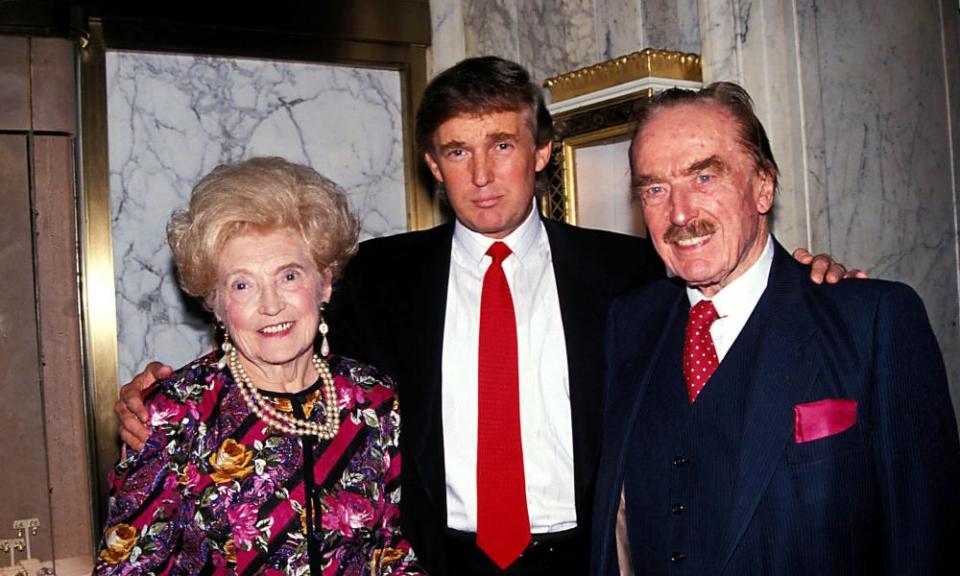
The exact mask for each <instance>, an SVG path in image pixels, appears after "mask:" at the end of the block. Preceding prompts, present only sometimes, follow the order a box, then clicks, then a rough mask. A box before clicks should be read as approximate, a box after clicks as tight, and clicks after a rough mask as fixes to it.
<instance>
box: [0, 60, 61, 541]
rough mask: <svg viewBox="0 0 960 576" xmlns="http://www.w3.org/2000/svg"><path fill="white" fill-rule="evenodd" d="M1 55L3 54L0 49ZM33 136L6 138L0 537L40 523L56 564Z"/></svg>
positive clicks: (0, 255) (1, 184)
mask: <svg viewBox="0 0 960 576" xmlns="http://www.w3.org/2000/svg"><path fill="white" fill-rule="evenodd" d="M0 53H2V51H0ZM32 249H33V246H32V241H31V227H30V192H29V172H28V163H27V139H26V137H25V136H19V135H0V278H2V279H3V289H2V290H0V422H2V430H3V433H2V434H0V438H2V441H0V462H2V463H4V466H3V471H2V473H0V535H2V537H4V538H9V537H13V536H14V534H15V533H14V532H13V531H12V524H13V521H14V520H16V519H19V518H39V519H40V533H39V534H38V535H37V536H34V537H33V538H32V539H31V541H32V543H33V552H34V556H38V557H40V558H45V559H49V558H50V555H51V545H50V539H51V536H50V503H49V499H48V496H47V482H48V477H47V456H46V449H45V446H44V432H43V422H44V416H43V401H42V398H41V394H40V373H39V366H38V361H37V360H38V354H37V317H36V306H35V301H34V283H33V261H32V258H31V253H32Z"/></svg>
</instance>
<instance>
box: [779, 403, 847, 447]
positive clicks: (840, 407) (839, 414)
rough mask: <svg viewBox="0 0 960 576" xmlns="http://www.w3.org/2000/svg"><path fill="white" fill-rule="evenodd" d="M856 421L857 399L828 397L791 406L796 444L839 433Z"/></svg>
mask: <svg viewBox="0 0 960 576" xmlns="http://www.w3.org/2000/svg"><path fill="white" fill-rule="evenodd" d="M856 423H857V401H856V400H841V399H833V398H828V399H826V400H818V401H817V402H808V403H806V404H797V405H796V406H794V407H793V439H794V440H795V441H796V442H797V444H802V443H804V442H812V441H813V440H819V439H821V438H826V437H827V436H833V435H834V434H839V433H841V432H843V431H844V430H846V429H847V428H850V427H851V426H853V425H854V424H856Z"/></svg>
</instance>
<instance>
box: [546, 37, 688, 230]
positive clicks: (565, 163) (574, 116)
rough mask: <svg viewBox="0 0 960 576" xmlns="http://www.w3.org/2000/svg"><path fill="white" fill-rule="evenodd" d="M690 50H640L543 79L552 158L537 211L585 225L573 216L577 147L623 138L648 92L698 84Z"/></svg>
mask: <svg viewBox="0 0 960 576" xmlns="http://www.w3.org/2000/svg"><path fill="white" fill-rule="evenodd" d="M701 79H702V75H701V70H700V57H699V56H697V55H696V54H684V53H680V52H668V51H663V50H654V49H650V48H648V49H646V50H643V51H641V52H635V53H633V54H630V55H627V56H622V57H619V58H615V59H613V60H609V61H606V62H602V63H600V64H596V65H594V66H590V67H587V68H582V69H579V70H575V71H573V72H569V73H567V74H563V75H560V76H556V77H553V78H548V79H547V80H546V81H545V82H544V86H545V87H546V88H547V89H548V90H549V91H550V95H551V98H552V101H553V103H552V104H551V105H550V110H551V112H552V113H553V116H554V128H555V137H554V142H553V155H552V156H553V157H552V161H551V162H550V164H549V166H548V167H547V169H546V170H545V173H546V178H545V190H543V192H542V193H541V195H540V208H541V212H542V213H543V214H544V215H545V216H546V217H548V218H551V219H554V220H559V221H563V222H567V223H568V224H575V225H587V226H590V225H591V223H590V222H583V221H582V219H581V218H580V217H579V215H578V209H577V207H578V202H577V200H578V197H577V196H578V192H577V161H576V158H577V150H579V149H582V148H585V147H589V146H596V145H599V144H603V143H605V142H615V141H624V140H628V139H629V138H630V136H631V135H632V134H633V129H634V126H635V122H634V120H633V118H634V115H635V113H636V108H637V107H638V106H642V105H644V103H646V102H648V101H649V100H650V98H651V97H652V96H653V94H654V92H655V91H657V90H659V89H663V88H667V87H672V86H679V87H682V88H691V89H696V88H699V87H700V85H701Z"/></svg>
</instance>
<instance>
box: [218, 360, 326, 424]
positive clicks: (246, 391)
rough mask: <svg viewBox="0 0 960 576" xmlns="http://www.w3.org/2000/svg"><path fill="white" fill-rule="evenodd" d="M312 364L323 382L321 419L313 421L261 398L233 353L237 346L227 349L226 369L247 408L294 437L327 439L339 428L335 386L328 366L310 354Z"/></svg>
mask: <svg viewBox="0 0 960 576" xmlns="http://www.w3.org/2000/svg"><path fill="white" fill-rule="evenodd" d="M313 366H314V368H316V369H317V372H318V373H319V374H320V380H322V381H323V398H324V400H323V402H324V404H323V406H324V422H323V424H317V423H316V422H310V421H309V420H300V419H299V418H297V417H295V416H291V415H289V414H285V413H283V412H280V411H278V410H277V409H276V408H274V407H273V405H272V403H271V402H270V401H269V400H267V399H265V398H264V397H263V396H262V395H261V394H260V392H258V391H257V389H256V387H255V386H254V385H253V382H251V381H250V377H249V376H247V372H246V371H245V370H244V369H243V366H242V365H241V364H240V359H239V357H238V355H237V349H236V348H233V349H232V350H230V371H231V372H232V373H233V378H234V379H235V380H236V381H237V384H239V387H240V393H241V395H242V396H243V400H244V402H246V403H247V406H249V407H250V410H251V411H252V412H253V413H254V414H256V415H257V417H258V418H260V419H261V420H263V421H264V422H266V423H267V425H269V426H271V427H273V428H276V429H277V430H280V431H282V432H286V433H287V434H294V435H296V436H318V437H319V438H320V439H321V440H330V439H331V438H333V437H334V436H336V435H337V432H338V431H339V430H340V418H339V415H338V414H337V412H338V410H337V389H336V387H335V386H334V384H333V375H332V374H331V373H330V367H329V366H328V365H327V363H326V362H324V361H323V360H322V359H321V358H320V357H319V356H317V355H316V354H314V355H313Z"/></svg>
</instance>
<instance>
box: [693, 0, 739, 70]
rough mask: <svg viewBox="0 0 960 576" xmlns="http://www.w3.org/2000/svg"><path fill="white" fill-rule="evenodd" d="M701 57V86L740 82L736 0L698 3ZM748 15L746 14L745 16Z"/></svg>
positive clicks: (737, 7) (706, 0)
mask: <svg viewBox="0 0 960 576" xmlns="http://www.w3.org/2000/svg"><path fill="white" fill-rule="evenodd" d="M698 15H699V18H700V57H701V61H702V66H703V83H704V84H709V83H710V82H716V81H718V80H729V81H731V82H740V80H741V78H740V68H741V67H740V46H739V43H738V42H737V36H738V33H739V25H740V22H739V20H740V2H738V0H700V3H699V6H698ZM748 16H749V13H748Z"/></svg>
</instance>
